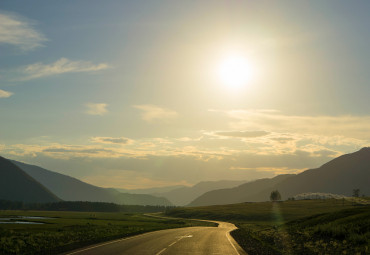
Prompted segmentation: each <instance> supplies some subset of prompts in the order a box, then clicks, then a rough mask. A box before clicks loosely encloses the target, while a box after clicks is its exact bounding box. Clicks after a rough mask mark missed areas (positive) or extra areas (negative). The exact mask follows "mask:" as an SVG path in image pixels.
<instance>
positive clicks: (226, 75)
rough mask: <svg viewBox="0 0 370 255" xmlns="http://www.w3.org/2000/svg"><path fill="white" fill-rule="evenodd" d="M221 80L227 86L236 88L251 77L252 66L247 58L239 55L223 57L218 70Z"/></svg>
mask: <svg viewBox="0 0 370 255" xmlns="http://www.w3.org/2000/svg"><path fill="white" fill-rule="evenodd" d="M218 73H219V76H220V79H221V81H222V82H223V83H224V84H225V85H226V86H228V87H229V88H233V89H237V88H240V87H243V86H245V85H246V83H247V82H248V81H250V79H251V78H252V67H251V65H250V63H249V62H248V60H247V59H245V58H244V57H242V56H239V55H231V56H228V57H227V58H225V59H224V60H223V61H222V62H221V64H220V66H219V70H218Z"/></svg>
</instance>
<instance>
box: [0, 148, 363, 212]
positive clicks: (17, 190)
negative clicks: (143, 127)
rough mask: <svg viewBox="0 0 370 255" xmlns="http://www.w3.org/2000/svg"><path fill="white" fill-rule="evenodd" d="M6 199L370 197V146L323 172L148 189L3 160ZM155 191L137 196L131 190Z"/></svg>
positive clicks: (202, 201)
mask: <svg viewBox="0 0 370 255" xmlns="http://www.w3.org/2000/svg"><path fill="white" fill-rule="evenodd" d="M0 174H1V178H0V199H2V200H11V201H23V202H36V203H44V202H57V201H61V200H65V201H91V202H110V203H117V204H127V205H173V204H174V205H180V206H183V205H188V206H206V205H217V204H232V203H241V202H258V201H266V200H269V197H270V193H271V191H273V190H278V191H279V192H280V194H281V196H282V199H287V198H289V197H293V196H295V195H297V194H300V193H308V192H320V193H334V194H339V195H347V196H348V195H352V192H353V190H354V189H360V193H361V194H367V195H369V194H370V148H369V147H365V148H362V149H361V150H359V151H357V152H354V153H350V154H346V155H342V156H340V157H338V158H335V159H333V160H331V161H329V162H328V163H326V164H324V165H322V166H321V167H319V168H315V169H309V170H306V171H304V172H302V173H299V174H284V175H278V176H275V177H273V178H264V179H259V180H255V181H250V182H246V181H211V182H200V183H198V184H196V185H194V186H191V187H186V186H185V187H184V186H169V187H162V188H153V189H146V190H122V191H127V192H126V193H125V192H120V191H119V190H116V189H113V188H102V187H97V186H94V185H91V184H88V183H85V182H83V181H80V180H78V179H76V178H73V177H70V176H67V175H63V174H60V173H56V172H52V171H50V170H47V169H44V168H41V167H39V166H34V165H29V164H25V163H21V162H18V161H14V160H8V159H5V158H3V157H0ZM135 191H136V192H138V193H145V192H148V193H151V194H134V193H129V192H135Z"/></svg>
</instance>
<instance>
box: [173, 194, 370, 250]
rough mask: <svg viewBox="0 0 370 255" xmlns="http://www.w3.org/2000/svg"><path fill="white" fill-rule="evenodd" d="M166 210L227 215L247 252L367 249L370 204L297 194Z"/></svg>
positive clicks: (183, 214) (216, 217)
mask: <svg viewBox="0 0 370 255" xmlns="http://www.w3.org/2000/svg"><path fill="white" fill-rule="evenodd" d="M167 214H168V215H171V216H176V217H184V218H199V219H213V220H223V221H229V222H232V223H234V224H236V225H237V226H238V228H239V229H237V230H235V231H233V232H232V233H231V234H232V236H233V237H234V238H235V240H236V241H237V242H238V243H239V244H240V245H241V246H242V247H243V248H244V249H245V251H246V252H247V253H248V254H249V255H257V254H258V255H264V254H268V255H270V254H273V255H274V254H369V253H370V206H365V205H358V204H355V203H353V202H351V201H346V200H335V199H329V200H299V201H282V202H260V203H242V204H231V205H218V206H205V207H193V208H175V209H172V210H170V211H168V212H167Z"/></svg>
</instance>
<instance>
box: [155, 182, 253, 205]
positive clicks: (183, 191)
mask: <svg viewBox="0 0 370 255" xmlns="http://www.w3.org/2000/svg"><path fill="white" fill-rule="evenodd" d="M245 182H247V181H245V180H244V181H225V180H223V181H209V182H200V183H198V184H196V185H194V186H192V187H182V188H177V189H173V190H171V191H169V192H162V193H153V194H152V195H156V196H162V197H165V198H167V199H168V200H169V201H171V202H172V203H173V204H174V205H178V206H183V205H187V204H189V203H190V202H191V201H192V200H194V199H195V198H197V197H198V196H200V195H202V194H204V193H206V192H208V191H210V190H217V189H225V188H231V187H236V186H238V185H240V184H242V183H245Z"/></svg>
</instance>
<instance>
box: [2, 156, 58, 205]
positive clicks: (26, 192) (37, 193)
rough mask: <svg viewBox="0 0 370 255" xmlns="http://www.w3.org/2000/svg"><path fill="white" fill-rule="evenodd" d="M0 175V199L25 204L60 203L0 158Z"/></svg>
mask: <svg viewBox="0 0 370 255" xmlns="http://www.w3.org/2000/svg"><path fill="white" fill-rule="evenodd" d="M0 175H1V178H0V199H3V200H11V201H22V202H27V203H45V202H58V201H60V199H59V198H58V197H57V196H55V195H54V194H53V193H51V192H50V191H49V190H48V189H47V188H45V187H44V186H42V185H41V184H40V183H39V182H38V181H36V180H35V179H34V178H32V177H31V176H29V175H28V174H27V173H25V172H24V171H22V170H21V169H20V168H19V167H17V166H16V165H14V164H13V163H12V162H11V161H9V160H7V159H5V158H3V157H0Z"/></svg>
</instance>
